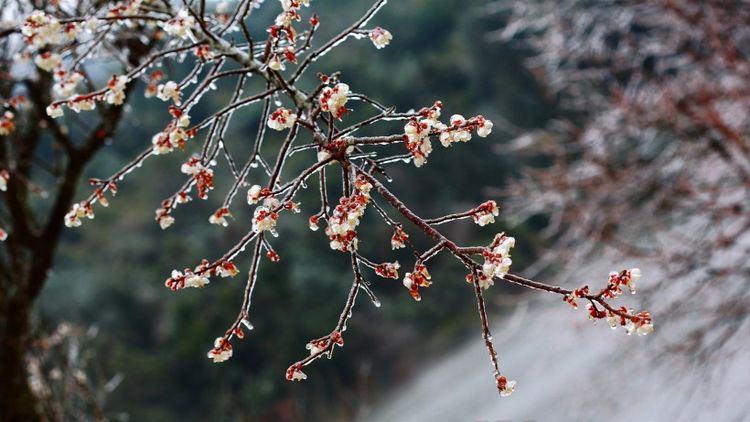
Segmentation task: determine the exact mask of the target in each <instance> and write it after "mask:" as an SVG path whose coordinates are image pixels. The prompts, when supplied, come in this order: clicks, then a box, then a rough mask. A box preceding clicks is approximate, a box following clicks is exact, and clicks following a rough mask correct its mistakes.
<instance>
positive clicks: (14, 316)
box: [0, 297, 40, 422]
mask: <svg viewBox="0 0 750 422" xmlns="http://www.w3.org/2000/svg"><path fill="white" fill-rule="evenodd" d="M29 310H30V303H29V302H28V300H26V298H23V297H17V298H13V299H12V300H11V301H10V303H5V304H3V315H2V318H3V320H4V321H5V323H4V324H3V326H2V328H0V380H2V381H0V384H1V385H2V388H1V389H0V420H3V421H8V422H13V421H35V420H40V415H39V413H38V409H37V398H36V397H35V396H34V395H33V394H32V392H31V389H30V388H29V383H28V375H27V372H26V362H25V361H26V352H27V350H28V347H29V342H30V340H31V335H30V334H31V330H30V327H31V326H30V321H29Z"/></svg>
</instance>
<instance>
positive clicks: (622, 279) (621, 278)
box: [609, 268, 641, 295]
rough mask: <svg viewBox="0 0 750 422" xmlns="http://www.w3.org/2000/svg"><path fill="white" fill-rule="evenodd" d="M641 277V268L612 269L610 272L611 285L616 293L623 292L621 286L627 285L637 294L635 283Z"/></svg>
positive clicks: (631, 291)
mask: <svg viewBox="0 0 750 422" xmlns="http://www.w3.org/2000/svg"><path fill="white" fill-rule="evenodd" d="M640 278H641V269H640V268H631V269H629V270H625V271H622V272H619V273H618V272H615V271H612V272H610V273H609V285H610V286H611V289H610V290H611V291H612V292H613V294H615V295H619V294H622V289H621V288H620V286H626V287H627V288H628V290H630V293H632V294H635V283H636V281H638V279H640Z"/></svg>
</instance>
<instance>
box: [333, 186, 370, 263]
mask: <svg viewBox="0 0 750 422" xmlns="http://www.w3.org/2000/svg"><path fill="white" fill-rule="evenodd" d="M354 187H355V192H354V193H353V194H352V195H351V196H349V197H342V198H341V200H339V204H338V205H336V208H335V209H334V210H333V215H331V217H330V218H329V219H328V226H327V227H326V229H325V234H326V235H327V236H328V238H329V239H330V246H331V249H333V250H339V251H341V252H348V251H352V250H354V251H356V250H357V248H358V247H359V239H358V238H357V230H356V228H357V226H358V225H359V220H360V218H362V215H364V213H365V208H366V207H367V204H368V202H370V190H371V189H372V184H370V182H368V181H367V180H366V179H365V178H364V177H362V176H358V177H357V180H356V182H355V183H354Z"/></svg>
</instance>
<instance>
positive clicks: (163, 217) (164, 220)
mask: <svg viewBox="0 0 750 422" xmlns="http://www.w3.org/2000/svg"><path fill="white" fill-rule="evenodd" d="M154 219H155V220H156V222H158V223H159V227H161V229H162V230H166V229H167V228H169V226H171V225H172V224H174V217H172V216H171V215H170V214H169V210H168V209H165V208H159V209H157V210H156V217H155V218H154Z"/></svg>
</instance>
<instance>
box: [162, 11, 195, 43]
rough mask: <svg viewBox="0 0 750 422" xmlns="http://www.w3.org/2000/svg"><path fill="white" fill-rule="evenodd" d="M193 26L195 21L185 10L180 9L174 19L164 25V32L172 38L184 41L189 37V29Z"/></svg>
mask: <svg viewBox="0 0 750 422" xmlns="http://www.w3.org/2000/svg"><path fill="white" fill-rule="evenodd" d="M194 25H195V19H194V18H193V17H192V16H190V12H188V10H187V9H182V10H180V12H179V13H178V14H177V16H176V17H174V18H173V19H170V20H168V21H167V22H166V23H165V24H164V31H165V32H166V33H167V34H169V35H172V36H173V37H178V38H182V39H186V38H188V37H190V29H191V28H192V27H193V26H194Z"/></svg>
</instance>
